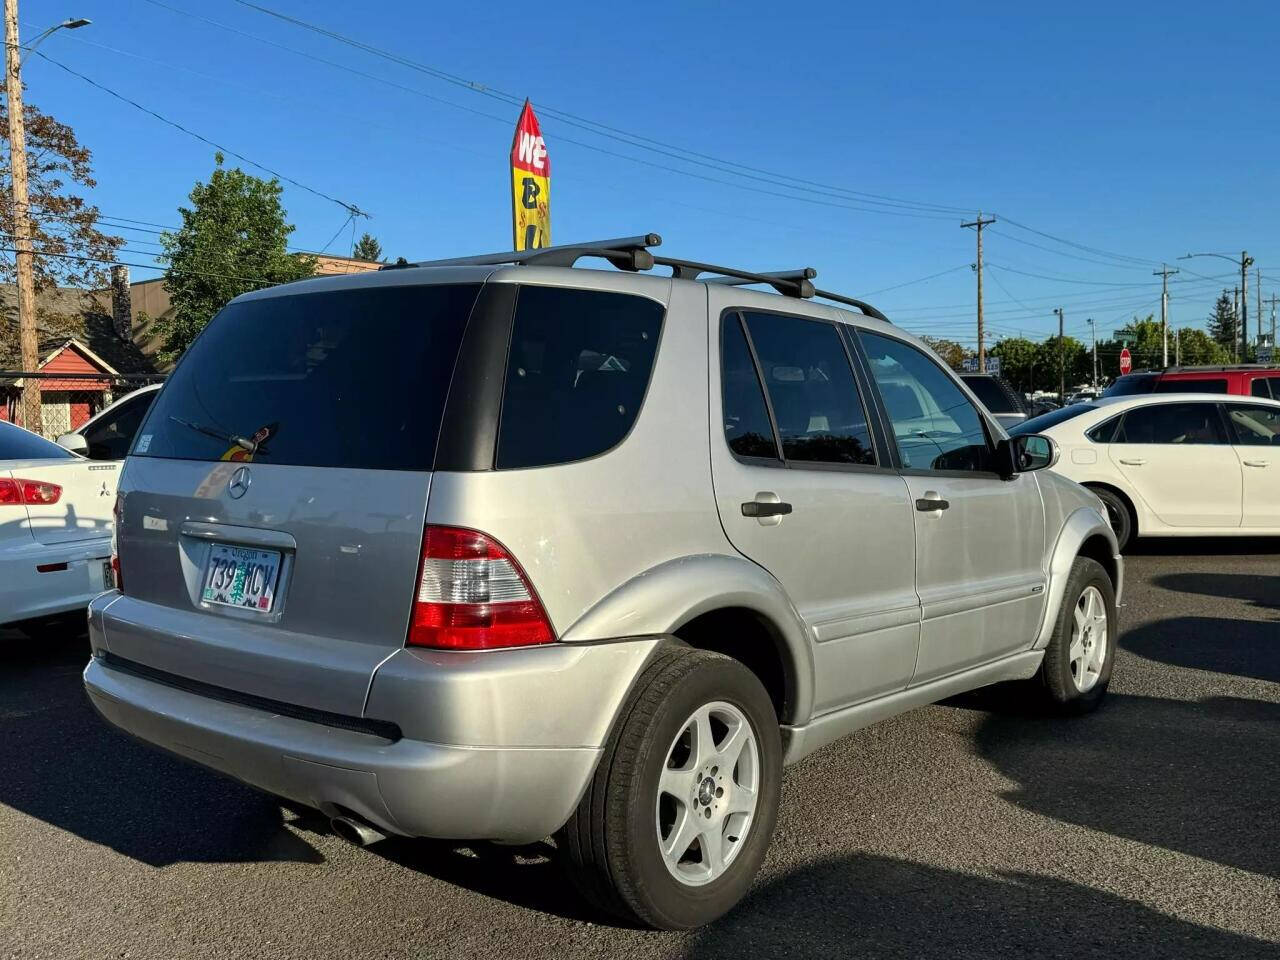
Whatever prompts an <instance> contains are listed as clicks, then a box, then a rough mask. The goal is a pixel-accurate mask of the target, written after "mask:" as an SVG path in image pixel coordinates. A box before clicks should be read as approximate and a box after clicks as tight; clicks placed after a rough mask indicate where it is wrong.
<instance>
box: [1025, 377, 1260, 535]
mask: <svg viewBox="0 0 1280 960" xmlns="http://www.w3.org/2000/svg"><path fill="white" fill-rule="evenodd" d="M1023 430H1025V431H1027V432H1028V433H1040V434H1043V435H1045V436H1047V437H1050V438H1052V439H1053V440H1054V441H1055V442H1056V443H1057V444H1058V447H1059V450H1060V451H1061V456H1060V458H1059V460H1058V462H1057V464H1056V465H1055V466H1054V468H1053V469H1054V470H1055V471H1056V472H1058V473H1061V474H1062V475H1063V476H1066V477H1070V478H1071V479H1072V480H1075V481H1077V482H1079V483H1082V484H1084V485H1085V486H1086V487H1088V488H1089V489H1090V490H1092V491H1093V492H1094V493H1096V494H1097V495H1098V497H1099V498H1100V499H1101V500H1102V501H1103V503H1105V504H1106V506H1107V513H1108V516H1109V518H1110V520H1111V525H1112V528H1113V529H1114V530H1115V533H1116V539H1117V540H1118V541H1119V543H1120V545H1121V547H1123V546H1124V545H1125V544H1127V543H1128V542H1129V541H1131V540H1132V539H1133V538H1134V537H1140V536H1143V537H1145V536H1207V535H1213V536H1232V535H1250V536H1253V535H1260V534H1280V402H1276V401H1274V400H1269V399H1262V398H1252V397H1249V398H1246V397H1233V396H1229V395H1228V396H1222V395H1218V394H1173V395H1169V394H1159V393H1152V394H1145V395H1139V396H1129V397H1104V398H1102V399H1099V400H1097V401H1095V402H1093V403H1085V404H1078V405H1076V406H1072V407H1065V408H1063V409H1062V410H1058V411H1055V412H1053V413H1050V414H1047V415H1045V416H1043V417H1036V418H1035V419H1032V420H1028V421H1027V422H1026V423H1025V424H1023V425H1022V426H1021V427H1018V428H1015V430H1014V433H1017V432H1019V431H1023Z"/></svg>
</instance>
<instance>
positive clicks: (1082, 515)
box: [1032, 507, 1124, 650]
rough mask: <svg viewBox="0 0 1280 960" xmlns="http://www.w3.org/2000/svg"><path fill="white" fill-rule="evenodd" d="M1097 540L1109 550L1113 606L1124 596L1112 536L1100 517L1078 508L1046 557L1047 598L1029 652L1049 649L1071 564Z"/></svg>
mask: <svg viewBox="0 0 1280 960" xmlns="http://www.w3.org/2000/svg"><path fill="white" fill-rule="evenodd" d="M1095 536H1101V537H1103V538H1104V539H1105V540H1106V541H1107V544H1108V546H1109V547H1110V550H1111V557H1112V558H1113V559H1112V564H1111V566H1112V567H1113V568H1114V569H1113V572H1114V574H1115V588H1116V603H1117V604H1119V603H1120V600H1121V596H1122V594H1123V592H1124V561H1123V560H1122V559H1121V558H1120V548H1119V546H1118V544H1117V543H1116V535H1115V532H1114V531H1113V530H1112V529H1111V525H1110V524H1108V523H1107V522H1106V521H1105V520H1104V519H1103V518H1102V516H1101V515H1100V514H1099V513H1098V512H1097V511H1095V510H1093V509H1091V508H1089V507H1078V508H1076V509H1075V510H1074V511H1072V513H1071V514H1070V516H1068V517H1067V520H1066V522H1065V523H1064V524H1063V525H1062V530H1061V532H1060V533H1059V534H1058V540H1057V542H1056V543H1055V544H1054V545H1053V550H1052V551H1051V553H1050V554H1049V587H1048V590H1047V593H1048V597H1047V598H1046V602H1045V605H1044V620H1043V621H1042V622H1041V624H1040V632H1039V633H1038V634H1037V635H1036V642H1035V643H1034V644H1033V645H1032V649H1033V650H1043V649H1044V648H1045V647H1047V646H1048V645H1049V636H1050V634H1052V633H1053V625H1054V623H1056V622H1057V619H1058V612H1059V610H1060V609H1061V608H1062V596H1063V594H1064V593H1065V592H1066V589H1067V579H1068V577H1070V576H1071V564H1072V563H1073V562H1075V559H1076V557H1077V556H1078V555H1079V553H1080V547H1081V545H1082V544H1083V543H1084V542H1085V541H1086V540H1088V539H1089V538H1090V537H1095Z"/></svg>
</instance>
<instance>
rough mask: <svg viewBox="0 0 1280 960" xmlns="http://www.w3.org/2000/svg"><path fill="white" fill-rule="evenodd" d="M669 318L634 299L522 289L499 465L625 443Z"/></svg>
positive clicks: (590, 453)
mask: <svg viewBox="0 0 1280 960" xmlns="http://www.w3.org/2000/svg"><path fill="white" fill-rule="evenodd" d="M664 312H665V311H664V310H663V307H662V304H660V303H658V302H656V301H654V300H650V299H648V298H646V297H637V296H633V295H631V294H624V293H606V292H601V291H597V290H573V289H565V288H561V287H538V286H531V285H526V286H521V287H520V292H519V294H518V296H517V299H516V313H515V319H514V321H513V325H512V331H511V349H510V353H509V354H508V357H507V374H506V385H505V388H504V390H503V394H502V419H501V421H500V424H499V427H498V454H497V461H496V465H497V467H498V469H499V470H505V469H515V468H518V467H536V466H545V465H547V464H555V463H570V462H572V461H574V460H585V459H586V458H588V457H594V456H596V455H597V454H601V453H604V452H605V451H606V450H608V449H610V448H611V447H613V446H614V445H615V444H617V443H619V442H620V441H621V440H622V438H623V437H625V436H626V435H627V432H628V431H629V430H630V429H631V425H632V424H633V423H635V420H636V416H637V414H639V412H640V404H641V403H642V402H643V400H644V395H645V391H646V390H647V389H648V386H649V374H650V373H651V372H652V370H653V358H654V356H655V354H656V351H657V349H658V334H659V333H660V332H661V330H662V317H663V314H664Z"/></svg>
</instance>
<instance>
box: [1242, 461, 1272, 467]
mask: <svg viewBox="0 0 1280 960" xmlns="http://www.w3.org/2000/svg"><path fill="white" fill-rule="evenodd" d="M1270 462H1271V461H1270V460H1246V461H1245V462H1244V465H1245V466H1246V467H1265V466H1266V465H1267V464H1268V463H1270Z"/></svg>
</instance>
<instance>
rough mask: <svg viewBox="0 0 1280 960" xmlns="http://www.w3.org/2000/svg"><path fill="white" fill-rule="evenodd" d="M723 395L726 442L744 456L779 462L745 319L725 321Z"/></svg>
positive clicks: (722, 362)
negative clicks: (745, 331)
mask: <svg viewBox="0 0 1280 960" xmlns="http://www.w3.org/2000/svg"><path fill="white" fill-rule="evenodd" d="M720 394H721V398H722V402H723V407H724V439H725V442H727V443H728V444H729V449H730V450H732V451H733V452H734V453H735V454H737V455H738V456H740V457H764V458H767V459H770V460H777V459H778V447H777V444H776V442H775V441H774V437H773V425H772V424H771V423H770V422H769V408H768V407H767V406H765V402H764V389H763V388H762V387H761V386H760V377H759V375H758V374H757V372H756V365H755V361H754V360H752V359H751V349H750V348H749V347H748V346H747V335H746V333H744V332H743V329H742V318H741V317H739V316H738V314H736V313H731V314H728V315H727V316H725V318H724V333H723V344H722V346H721V351H720Z"/></svg>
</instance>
